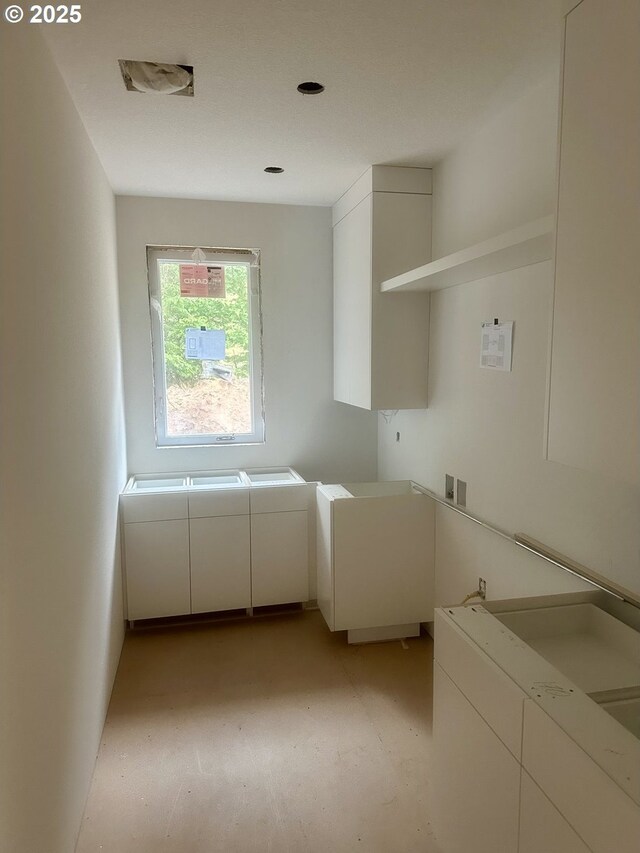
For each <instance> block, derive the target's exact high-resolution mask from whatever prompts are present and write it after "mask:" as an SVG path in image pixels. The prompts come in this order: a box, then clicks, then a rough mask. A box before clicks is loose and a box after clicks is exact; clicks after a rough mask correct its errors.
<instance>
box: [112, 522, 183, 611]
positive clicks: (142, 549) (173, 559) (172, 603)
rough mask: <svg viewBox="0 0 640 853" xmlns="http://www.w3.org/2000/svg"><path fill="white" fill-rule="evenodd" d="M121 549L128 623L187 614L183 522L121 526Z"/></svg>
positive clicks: (138, 523) (139, 523) (142, 523)
mask: <svg viewBox="0 0 640 853" xmlns="http://www.w3.org/2000/svg"><path fill="white" fill-rule="evenodd" d="M124 548H125V568H126V573H127V602H128V604H127V614H128V618H129V619H130V620H134V619H153V618H154V617H157V616H178V615H181V614H184V613H190V612H191V594H190V588H189V522H188V521H187V520H186V519H181V520H179V521H141V522H137V523H132V524H125V525H124Z"/></svg>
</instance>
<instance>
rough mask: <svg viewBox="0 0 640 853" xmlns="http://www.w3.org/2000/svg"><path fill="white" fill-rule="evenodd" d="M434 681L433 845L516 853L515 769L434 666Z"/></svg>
mask: <svg viewBox="0 0 640 853" xmlns="http://www.w3.org/2000/svg"><path fill="white" fill-rule="evenodd" d="M433 678H434V685H433V783H432V799H433V810H432V811H433V815H434V824H435V829H436V839H437V841H438V843H439V845H440V846H441V848H442V850H443V853H471V851H473V853H517V851H518V800H519V795H520V764H519V762H518V761H517V760H516V759H515V758H514V757H513V755H511V753H510V752H509V750H508V749H507V748H506V746H505V745H504V744H503V743H502V741H501V740H500V739H499V738H498V737H497V735H496V734H495V733H494V732H493V731H492V729H490V728H489V726H488V725H487V724H486V723H485V721H484V720H483V719H482V717H481V716H480V714H478V712H477V711H476V709H475V708H474V707H473V706H472V705H471V703H470V702H469V701H468V700H467V699H466V697H465V696H464V695H463V693H462V692H461V691H460V690H459V688H458V687H456V685H455V684H454V683H453V681H452V680H451V679H450V678H449V676H448V675H447V674H446V673H445V671H444V670H443V669H442V668H441V667H440V666H439V664H438V663H437V662H436V663H435V664H434V675H433ZM537 853H548V851H546V850H544V851H543V849H542V848H541V849H540V850H538V851H537Z"/></svg>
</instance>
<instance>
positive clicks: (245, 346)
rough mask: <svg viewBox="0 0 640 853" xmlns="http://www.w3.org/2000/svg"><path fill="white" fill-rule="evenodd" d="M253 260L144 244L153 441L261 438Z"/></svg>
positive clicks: (236, 253)
mask: <svg viewBox="0 0 640 853" xmlns="http://www.w3.org/2000/svg"><path fill="white" fill-rule="evenodd" d="M259 260H260V254H259V252H258V251H257V250H255V251H254V250H248V249H194V248H179V249H177V248H159V247H151V246H149V247H147V266H148V272H149V306H150V311H151V344H152V350H153V378H154V401H155V422H156V444H157V445H158V447H172V446H176V445H177V446H180V445H202V444H206V445H220V444H249V443H256V442H262V441H264V411H263V394H262V337H261V336H262V328H261V327H262V323H261V316H260V267H259Z"/></svg>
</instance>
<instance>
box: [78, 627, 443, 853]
mask: <svg viewBox="0 0 640 853" xmlns="http://www.w3.org/2000/svg"><path fill="white" fill-rule="evenodd" d="M404 645H405V646H407V648H404V647H403V644H401V643H400V642H392V643H382V644H378V645H369V646H356V647H349V646H347V643H346V636H345V635H344V634H337V635H336V634H331V633H330V632H329V631H328V630H327V628H326V626H325V625H324V622H323V621H322V617H321V616H320V614H319V613H318V612H317V611H315V612H306V613H300V614H293V615H287V616H278V617H268V618H256V619H254V620H253V621H240V622H226V623H219V624H208V625H197V626H188V627H172V628H162V629H153V630H140V631H135V632H134V633H130V634H129V635H128V636H127V639H126V642H125V646H124V651H123V655H122V660H121V662H120V668H119V671H118V676H117V678H116V684H115V689H114V694H113V698H112V701H111V706H110V708H109V714H108V716H107V722H106V725H105V729H104V735H103V738H102V745H101V748H100V753H99V755H98V761H97V764H96V769H95V774H94V778H93V783H92V787H91V792H90V795H89V800H88V803H87V808H86V812H85V815H84V819H83V824H82V829H81V832H80V838H79V841H78V846H77V849H76V853H89V851H91V853H93V851H105V853H134V851H135V853H218V851H219V853H254V851H255V853H258V851H260V853H265V851H274V852H275V851H278V853H351V851H362V853H435V851H436V850H437V847H436V845H435V843H434V840H433V838H432V834H431V827H430V824H429V816H428V812H427V797H428V787H429V784H430V780H429V749H430V734H431V657H432V646H431V641H430V639H429V638H426V637H424V638H420V639H416V640H409V641H407V642H406V643H405V644H404Z"/></svg>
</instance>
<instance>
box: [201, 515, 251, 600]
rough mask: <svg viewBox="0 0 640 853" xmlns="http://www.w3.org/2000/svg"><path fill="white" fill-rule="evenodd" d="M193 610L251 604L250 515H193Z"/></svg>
mask: <svg viewBox="0 0 640 853" xmlns="http://www.w3.org/2000/svg"><path fill="white" fill-rule="evenodd" d="M189 541H190V552H191V612H192V613H208V612H210V611H214V610H236V609H239V608H246V607H251V544H250V525H249V516H248V515H231V516H221V517H219V518H192V519H190V521H189Z"/></svg>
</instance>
